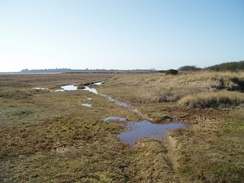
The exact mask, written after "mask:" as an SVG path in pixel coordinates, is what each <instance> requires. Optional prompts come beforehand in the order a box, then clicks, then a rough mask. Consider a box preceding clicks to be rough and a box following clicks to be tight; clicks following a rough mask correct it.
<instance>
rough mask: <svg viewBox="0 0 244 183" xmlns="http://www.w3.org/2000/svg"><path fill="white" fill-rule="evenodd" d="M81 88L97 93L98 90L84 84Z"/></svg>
mask: <svg viewBox="0 0 244 183" xmlns="http://www.w3.org/2000/svg"><path fill="white" fill-rule="evenodd" d="M83 90H87V91H89V92H92V93H95V94H98V92H97V90H96V89H95V88H90V87H88V86H85V89H83Z"/></svg>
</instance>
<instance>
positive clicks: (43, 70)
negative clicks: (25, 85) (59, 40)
mask: <svg viewBox="0 0 244 183" xmlns="http://www.w3.org/2000/svg"><path fill="white" fill-rule="evenodd" d="M152 71H155V69H132V70H119V69H109V70H107V69H88V68H86V69H69V68H56V69H22V70H21V71H20V72H21V73H67V72H68V73H72V72H152Z"/></svg>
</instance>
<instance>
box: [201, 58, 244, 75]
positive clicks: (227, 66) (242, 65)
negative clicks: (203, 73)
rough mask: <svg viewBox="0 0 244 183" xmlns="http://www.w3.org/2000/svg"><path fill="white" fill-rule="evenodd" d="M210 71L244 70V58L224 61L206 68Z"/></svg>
mask: <svg viewBox="0 0 244 183" xmlns="http://www.w3.org/2000/svg"><path fill="white" fill-rule="evenodd" d="M206 69H207V70H210V71H233V72H236V71H239V70H244V60H243V61H239V62H228V63H222V64H218V65H214V66H210V67H207V68H206Z"/></svg>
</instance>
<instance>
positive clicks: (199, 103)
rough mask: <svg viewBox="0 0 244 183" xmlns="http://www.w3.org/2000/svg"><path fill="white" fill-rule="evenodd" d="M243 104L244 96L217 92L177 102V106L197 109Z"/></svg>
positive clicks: (197, 95) (191, 96)
mask: <svg viewBox="0 0 244 183" xmlns="http://www.w3.org/2000/svg"><path fill="white" fill-rule="evenodd" d="M242 103H244V94H243V93H239V92H230V91H218V92H211V93H199V94H196V95H188V96H185V97H183V98H182V99H181V100H179V104H181V105H185V106H188V107H197V108H210V107H213V108H218V107H221V108H224V107H232V106H238V105H240V104H242Z"/></svg>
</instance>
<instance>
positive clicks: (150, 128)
mask: <svg viewBox="0 0 244 183" xmlns="http://www.w3.org/2000/svg"><path fill="white" fill-rule="evenodd" d="M101 84H102V82H98V83H93V84H92V85H101ZM61 88H62V89H60V90H56V92H58V91H67V90H68V91H72V90H77V87H76V86H74V85H65V86H62V87H61ZM83 90H87V91H89V92H92V93H94V94H97V95H101V96H103V97H106V98H108V100H110V101H113V102H115V104H117V105H121V106H123V107H125V108H128V109H133V108H136V107H134V106H131V105H128V104H126V103H123V102H120V101H117V100H115V99H113V98H111V97H109V96H107V95H103V94H99V93H98V92H97V90H96V89H95V88H90V86H85V88H84V89H83ZM88 100H92V98H88ZM81 105H82V106H85V107H92V104H81ZM103 121H116V122H123V123H122V124H124V125H125V129H126V131H125V132H121V133H120V134H118V135H117V138H119V139H120V140H121V141H122V142H123V143H128V144H129V145H131V146H134V145H135V141H136V140H138V139H140V138H159V137H162V136H165V135H166V134H167V130H173V129H177V128H184V127H185V125H184V124H181V123H167V124H154V123H151V122H150V121H148V120H145V119H143V120H142V121H140V122H133V121H126V119H125V118H121V117H115V116H109V117H106V118H104V119H103Z"/></svg>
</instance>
